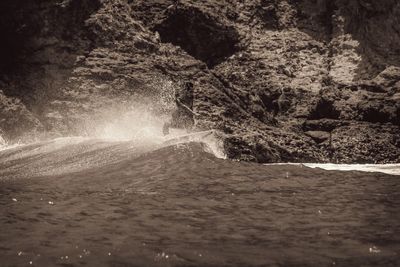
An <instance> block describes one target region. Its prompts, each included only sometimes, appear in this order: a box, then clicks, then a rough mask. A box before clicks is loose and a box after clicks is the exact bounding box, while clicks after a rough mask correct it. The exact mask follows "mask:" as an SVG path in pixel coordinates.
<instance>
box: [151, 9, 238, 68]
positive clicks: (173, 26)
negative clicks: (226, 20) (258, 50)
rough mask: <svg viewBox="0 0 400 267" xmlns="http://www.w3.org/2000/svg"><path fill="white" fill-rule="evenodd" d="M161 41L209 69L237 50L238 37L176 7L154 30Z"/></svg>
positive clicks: (224, 27) (206, 18) (216, 23)
mask: <svg viewBox="0 0 400 267" xmlns="http://www.w3.org/2000/svg"><path fill="white" fill-rule="evenodd" d="M153 30H155V31H157V32H158V33H159V34H160V37H161V41H162V42H164V43H172V44H174V45H177V46H180V47H181V48H182V49H184V50H185V51H186V52H187V53H188V54H190V55H191V56H193V57H194V58H196V59H198V60H201V61H203V62H205V63H206V64H207V66H208V67H209V68H212V67H214V66H215V65H218V64H219V63H221V62H223V61H224V60H225V59H226V58H228V57H229V56H231V55H233V54H234V53H235V52H236V51H238V43H239V34H238V33H237V31H236V30H235V29H234V28H233V27H231V26H227V25H224V24H222V23H220V22H219V21H218V20H217V19H216V18H213V17H211V16H208V15H206V14H204V13H202V12H201V11H199V10H197V9H194V8H185V9H179V8H177V9H176V10H174V11H171V12H170V14H169V15H168V17H167V18H166V19H165V20H164V21H162V22H161V23H160V24H158V25H156V26H155V27H154V29H153Z"/></svg>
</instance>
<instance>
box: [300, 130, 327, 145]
mask: <svg viewBox="0 0 400 267" xmlns="http://www.w3.org/2000/svg"><path fill="white" fill-rule="evenodd" d="M305 134H306V135H308V136H309V137H311V138H312V139H313V140H314V141H315V142H317V143H322V142H324V141H326V140H329V139H330V137H331V134H330V133H329V132H323V131H308V132H305Z"/></svg>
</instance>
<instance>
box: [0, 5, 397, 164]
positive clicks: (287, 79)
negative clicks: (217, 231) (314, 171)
mask: <svg viewBox="0 0 400 267" xmlns="http://www.w3.org/2000/svg"><path fill="white" fill-rule="evenodd" d="M0 15H1V16H0V22H1V23H0V35H1V36H2V41H1V43H0V45H1V47H0V90H2V92H3V93H2V97H1V98H0V101H1V103H0V109H1V110H2V111H1V112H0V121H1V124H0V131H2V132H3V135H5V136H7V139H8V140H18V139H19V138H21V137H22V136H30V133H31V132H32V133H33V132H34V133H35V136H42V137H43V136H49V135H50V136H54V135H71V134H74V135H84V134H87V133H89V132H91V131H93V129H94V128H96V124H98V123H104V122H105V121H108V120H113V119H114V118H115V117H118V116H121V114H124V113H126V112H130V111H131V110H132V109H135V110H138V109H139V110H141V109H143V107H147V110H146V111H145V112H146V113H147V112H152V113H155V114H157V116H159V117H163V116H165V117H167V116H168V114H169V113H170V112H171V111H172V109H173V95H174V91H175V90H176V89H177V88H178V89H179V88H181V86H182V84H183V83H185V82H191V83H192V84H193V90H194V101H193V108H194V109H195V111H196V112H197V113H199V116H198V117H197V118H196V123H195V126H196V129H198V130H205V129H217V130H220V131H222V132H223V133H224V140H225V149H226V152H227V155H228V156H229V157H230V158H235V159H244V160H251V161H258V162H281V161H303V162H304V161H308V162H310V161H318V162H326V161H335V162H336V161H338V162H359V161H362V162H375V161H378V162H399V161H400V152H399V151H400V142H399V139H400V137H399V132H400V129H399V124H400V119H399V117H400V96H399V95H400V68H399V67H400V51H399V48H398V43H400V34H399V32H400V30H399V27H400V26H399V25H400V23H399V22H400V21H399V19H400V4H399V3H398V1H395V0H385V1H379V2H377V1H366V0H365V1H364V0H363V1H356V0H354V1H353V0H352V1H342V0H336V1H328V0H296V1H276V0H246V1H234V0H222V1H209V0H207V1H205V0H201V1H193V0H182V1H178V2H176V1H168V0H146V1H144V0H143V1H141V0H139V1H128V0H115V1H111V0H84V1H83V0H47V1H39V0H37V1H29V3H28V2H27V1H22V0H20V1H16V0H13V1H11V0H4V1H1V3H0ZM9 103H13V104H12V105H11V104H9ZM10 105H11V106H12V107H15V108H10ZM14 110H18V111H15V112H14ZM16 118H21V119H16ZM377 129H380V130H377ZM311 133H312V134H311ZM316 133H318V136H317V135H316ZM321 136H322V137H323V138H322V137H321ZM43 138H44V137H43ZM354 148H356V149H354ZM377 148H379V149H377Z"/></svg>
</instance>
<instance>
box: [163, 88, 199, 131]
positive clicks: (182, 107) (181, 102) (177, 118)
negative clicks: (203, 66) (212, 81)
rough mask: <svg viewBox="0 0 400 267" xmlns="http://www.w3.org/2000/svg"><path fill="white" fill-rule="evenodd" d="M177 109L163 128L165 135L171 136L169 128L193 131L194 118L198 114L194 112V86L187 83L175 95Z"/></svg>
mask: <svg viewBox="0 0 400 267" xmlns="http://www.w3.org/2000/svg"><path fill="white" fill-rule="evenodd" d="M175 104H176V109H175V111H174V112H173V113H172V118H171V120H170V121H169V122H166V123H165V124H164V126H163V134H164V135H167V134H169V128H179V129H187V130H189V131H190V130H191V129H192V128H193V125H194V116H197V115H198V114H197V113H196V112H194V111H193V84H192V83H191V82H185V83H184V86H183V87H182V88H181V90H177V91H176V93H175Z"/></svg>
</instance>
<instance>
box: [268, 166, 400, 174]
mask: <svg viewBox="0 0 400 267" xmlns="http://www.w3.org/2000/svg"><path fill="white" fill-rule="evenodd" d="M265 165H297V166H306V167H309V168H313V169H315V168H320V169H324V170H329V171H361V172H381V173H386V174H391V175H400V164H333V163H271V164H265Z"/></svg>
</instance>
